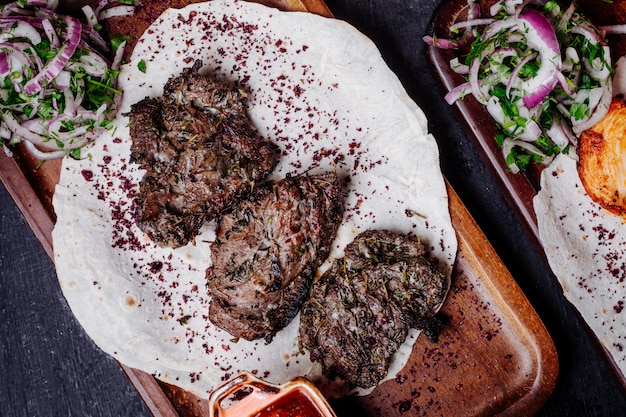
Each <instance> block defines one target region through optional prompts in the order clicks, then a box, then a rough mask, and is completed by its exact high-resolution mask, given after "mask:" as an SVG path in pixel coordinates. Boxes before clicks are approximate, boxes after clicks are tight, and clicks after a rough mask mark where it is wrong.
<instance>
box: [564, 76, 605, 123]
mask: <svg viewBox="0 0 626 417" xmlns="http://www.w3.org/2000/svg"><path fill="white" fill-rule="evenodd" d="M612 99H613V85H612V83H611V80H610V79H607V80H605V81H604V82H603V83H602V96H601V98H600V102H599V103H598V105H597V106H595V110H594V111H593V113H592V114H591V116H590V117H589V118H588V119H586V120H583V121H578V120H572V130H573V131H574V133H575V134H576V135H580V134H581V133H582V132H584V131H585V130H587V129H591V128H592V127H593V126H594V125H596V124H597V123H598V122H600V120H602V119H603V118H604V116H606V114H607V113H608V111H609V106H610V105H611V100H612Z"/></svg>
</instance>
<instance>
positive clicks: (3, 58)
mask: <svg viewBox="0 0 626 417" xmlns="http://www.w3.org/2000/svg"><path fill="white" fill-rule="evenodd" d="M10 72H11V68H10V67H9V57H8V55H7V53H6V52H4V51H0V76H2V77H6V76H7V75H9V73H10Z"/></svg>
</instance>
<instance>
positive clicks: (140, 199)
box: [130, 62, 278, 247]
mask: <svg viewBox="0 0 626 417" xmlns="http://www.w3.org/2000/svg"><path fill="white" fill-rule="evenodd" d="M200 66H201V63H200V62H196V64H195V65H194V66H193V67H191V68H186V69H184V70H183V72H182V73H181V75H180V76H178V77H174V78H172V79H170V80H169V81H168V82H167V84H166V85H165V87H164V89H163V95H162V96H161V97H158V98H146V99H144V100H142V101H140V102H138V103H136V104H134V105H133V106H132V107H131V111H130V135H131V138H132V139H133V143H132V147H131V160H132V161H134V162H137V163H138V164H140V166H141V168H143V169H145V170H146V174H145V176H144V178H143V179H142V181H141V183H140V190H139V195H138V196H137V204H138V210H139V212H138V223H139V226H140V228H141V229H142V230H143V231H144V232H146V233H147V234H148V235H149V236H150V237H151V238H152V239H153V240H154V241H156V242H158V243H160V244H162V245H169V246H173V247H178V246H183V245H185V244H187V243H188V242H189V241H191V240H193V238H194V237H195V236H196V234H197V233H198V231H199V229H200V227H201V226H202V224H203V223H204V222H205V221H208V220H212V219H214V218H216V217H217V216H218V215H219V214H220V213H222V212H223V211H225V210H229V209H231V208H232V207H233V206H234V205H235V204H237V202H238V201H239V200H240V199H242V198H245V197H246V196H247V195H248V194H249V193H250V192H251V191H252V189H253V188H254V187H255V186H256V185H257V184H258V183H259V182H260V181H262V180H263V179H265V178H266V177H267V175H269V173H270V172H272V170H273V169H274V167H275V166H276V163H277V161H278V158H277V157H278V148H277V146H276V145H274V144H272V143H270V142H268V141H266V140H264V139H262V138H261V137H260V136H259V135H258V134H257V133H256V131H255V130H254V128H253V127H252V125H251V122H250V121H249V119H248V117H247V114H246V109H247V97H246V95H245V93H244V92H243V91H241V90H239V89H237V88H235V87H232V86H230V85H227V84H225V83H222V82H220V81H219V80H217V79H215V78H213V77H210V76H206V75H200V74H199V73H198V70H199V68H200Z"/></svg>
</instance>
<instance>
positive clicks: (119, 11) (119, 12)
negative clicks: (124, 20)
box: [98, 6, 135, 20]
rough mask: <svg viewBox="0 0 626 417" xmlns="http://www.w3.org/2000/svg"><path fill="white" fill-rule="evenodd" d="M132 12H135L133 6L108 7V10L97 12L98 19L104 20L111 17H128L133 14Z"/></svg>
mask: <svg viewBox="0 0 626 417" xmlns="http://www.w3.org/2000/svg"><path fill="white" fill-rule="evenodd" d="M134 11H135V6H115V7H110V8H108V9H104V10H102V11H101V12H99V13H98V19H100V20H106V19H110V18H111V17H117V16H128V15H131V14H133V12H134Z"/></svg>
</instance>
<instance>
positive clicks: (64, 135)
mask: <svg viewBox="0 0 626 417" xmlns="http://www.w3.org/2000/svg"><path fill="white" fill-rule="evenodd" d="M57 6H58V2H57V1H56V0H18V1H16V2H13V3H9V4H6V5H3V6H0V110H1V113H0V122H1V123H0V146H1V147H3V148H4V151H5V153H6V154H7V155H8V156H12V151H11V149H10V148H11V147H12V145H15V144H17V143H23V145H24V147H25V148H26V149H27V150H28V151H29V152H30V153H31V154H32V155H33V156H35V157H36V158H38V159H40V160H42V161H44V160H49V159H53V158H61V157H64V156H66V155H69V156H71V157H75V158H80V157H81V149H83V148H84V146H85V145H86V144H88V143H90V142H91V141H93V140H95V139H96V138H97V137H98V136H99V135H100V133H102V132H103V131H104V130H106V129H107V128H109V126H110V125H111V123H110V122H111V120H112V119H113V117H114V116H115V113H116V111H117V107H118V106H117V104H118V102H119V101H120V98H121V97H120V96H121V92H120V91H119V90H118V89H117V76H118V73H119V66H120V62H121V59H122V54H123V48H124V45H125V40H124V39H120V38H118V37H115V38H113V39H112V40H111V42H110V43H107V42H106V41H105V40H104V39H103V38H102V36H101V35H100V33H99V32H98V30H99V29H100V24H99V23H98V22H99V21H100V20H101V19H105V18H108V17H111V16H119V15H126V14H129V13H132V12H133V6H132V4H122V3H116V5H111V4H109V1H108V0H100V1H99V2H98V3H97V4H94V7H91V6H88V5H87V6H84V7H83V8H82V11H83V13H84V16H85V18H84V19H83V20H84V23H83V22H81V21H79V20H78V19H77V18H75V17H71V16H66V15H61V14H58V13H57V12H56V9H57ZM106 56H112V58H111V59H108V58H107V57H106Z"/></svg>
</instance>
